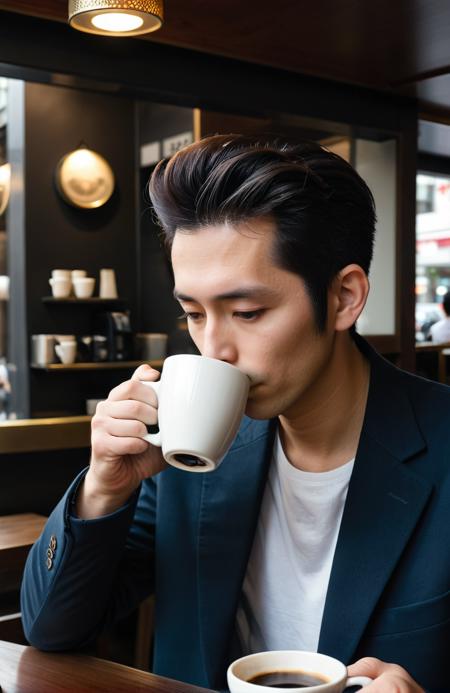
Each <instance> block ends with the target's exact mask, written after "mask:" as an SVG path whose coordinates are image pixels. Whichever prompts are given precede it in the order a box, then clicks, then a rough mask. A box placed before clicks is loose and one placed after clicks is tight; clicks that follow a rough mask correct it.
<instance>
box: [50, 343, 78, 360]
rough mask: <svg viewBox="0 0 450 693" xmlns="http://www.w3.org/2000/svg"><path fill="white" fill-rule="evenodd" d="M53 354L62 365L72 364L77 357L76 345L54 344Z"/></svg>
mask: <svg viewBox="0 0 450 693" xmlns="http://www.w3.org/2000/svg"><path fill="white" fill-rule="evenodd" d="M55 352H56V355H57V357H58V358H59V360H60V361H62V363H65V364H66V365H67V364H69V363H73V362H74V361H75V357H76V355H77V343H76V342H61V343H60V344H55Z"/></svg>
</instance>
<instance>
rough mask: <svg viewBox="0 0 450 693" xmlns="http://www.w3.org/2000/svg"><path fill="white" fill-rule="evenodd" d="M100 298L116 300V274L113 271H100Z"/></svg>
mask: <svg viewBox="0 0 450 693" xmlns="http://www.w3.org/2000/svg"><path fill="white" fill-rule="evenodd" d="M99 296H100V298H113V299H114V298H117V284H116V273H115V272H114V270H113V269H101V270H100V291H99Z"/></svg>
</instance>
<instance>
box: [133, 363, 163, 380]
mask: <svg viewBox="0 0 450 693" xmlns="http://www.w3.org/2000/svg"><path fill="white" fill-rule="evenodd" d="M159 376H160V373H159V371H157V370H155V369H154V368H152V367H151V366H149V365H148V363H143V364H142V366H139V367H138V368H136V370H135V371H134V373H133V375H132V376H131V380H150V381H153V382H154V381H155V380H159Z"/></svg>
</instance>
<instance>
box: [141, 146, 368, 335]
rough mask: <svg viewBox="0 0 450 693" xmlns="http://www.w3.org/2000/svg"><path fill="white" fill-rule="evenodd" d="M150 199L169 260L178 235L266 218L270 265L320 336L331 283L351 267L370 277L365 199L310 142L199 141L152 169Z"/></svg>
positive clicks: (352, 179) (353, 177) (349, 171)
mask: <svg viewBox="0 0 450 693" xmlns="http://www.w3.org/2000/svg"><path fill="white" fill-rule="evenodd" d="M149 192H150V198H151V201H152V204H153V207H154V210H155V212H156V215H157V217H158V220H159V224H160V225H161V227H162V229H163V233H164V239H165V243H166V247H167V248H168V250H169V252H170V249H171V246H172V242H173V239H174V236H175V233H176V232H177V231H179V232H182V233H193V232H195V230H196V229H200V228H202V227H205V226H213V225H217V224H223V223H228V224H230V225H237V224H240V223H241V222H245V221H249V220H251V219H254V218H256V217H269V218H271V219H272V220H273V221H274V223H275V226H276V231H277V233H276V241H275V244H274V248H273V253H274V255H273V257H274V261H275V263H276V264H277V265H278V266H279V267H281V268H283V269H286V270H288V271H290V272H294V273H295V274H297V275H299V276H300V277H302V279H303V280H304V282H305V285H306V287H307V290H308V292H309V295H310V297H311V300H312V304H313V308H314V314H315V319H316V325H317V329H318V330H319V331H323V330H324V328H325V324H326V318H327V291H328V288H329V287H330V284H331V282H332V280H333V279H334V277H335V276H336V274H337V273H338V272H339V271H340V270H341V269H343V268H344V267H345V266H346V265H349V264H352V263H356V264H358V265H360V267H362V269H363V270H364V271H365V272H366V273H367V274H368V272H369V267H370V262H371V259H372V252H373V241H374V231H375V221H376V216H375V204H374V200H373V197H372V194H371V192H370V190H369V188H368V187H367V185H366V183H365V182H364V181H363V179H362V178H361V177H360V176H359V175H358V173H357V172H356V171H355V170H354V169H353V168H352V167H351V166H350V164H348V163H347V162H346V161H345V160H344V159H342V158H341V157H339V156H337V154H334V153H332V152H330V151H328V150H327V149H324V148H323V147H321V146H320V145H319V144H316V143H314V142H303V143H300V144H299V143H298V142H290V141H289V142H286V141H283V140H280V139H276V140H269V139H264V138H263V139H262V138H260V137H256V136H255V137H248V136H243V135H214V136H212V137H206V138H205V139H203V140H200V141H199V142H196V143H194V144H192V145H189V146H188V147H185V148H184V149H182V150H180V151H179V152H177V153H176V154H175V155H173V156H172V157H170V158H168V159H163V160H162V161H160V162H159V164H158V165H157V166H156V168H155V170H154V172H153V174H152V176H151V179H150V184H149Z"/></svg>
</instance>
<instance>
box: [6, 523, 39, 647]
mask: <svg viewBox="0 0 450 693" xmlns="http://www.w3.org/2000/svg"><path fill="white" fill-rule="evenodd" d="M46 521H47V518H46V517H44V516H43V515H37V514H35V513H21V514H18V515H3V516H2V517H0V640H8V641H10V642H17V643H19V644H25V643H26V640H25V636H24V634H23V630H22V621H21V614H20V603H19V591H20V583H21V581H22V574H23V569H24V567H25V561H26V558H27V555H28V552H29V550H30V549H31V547H32V545H33V544H34V542H35V541H36V539H37V538H38V537H39V535H40V534H41V531H42V529H43V527H44V525H45V523H46Z"/></svg>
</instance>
